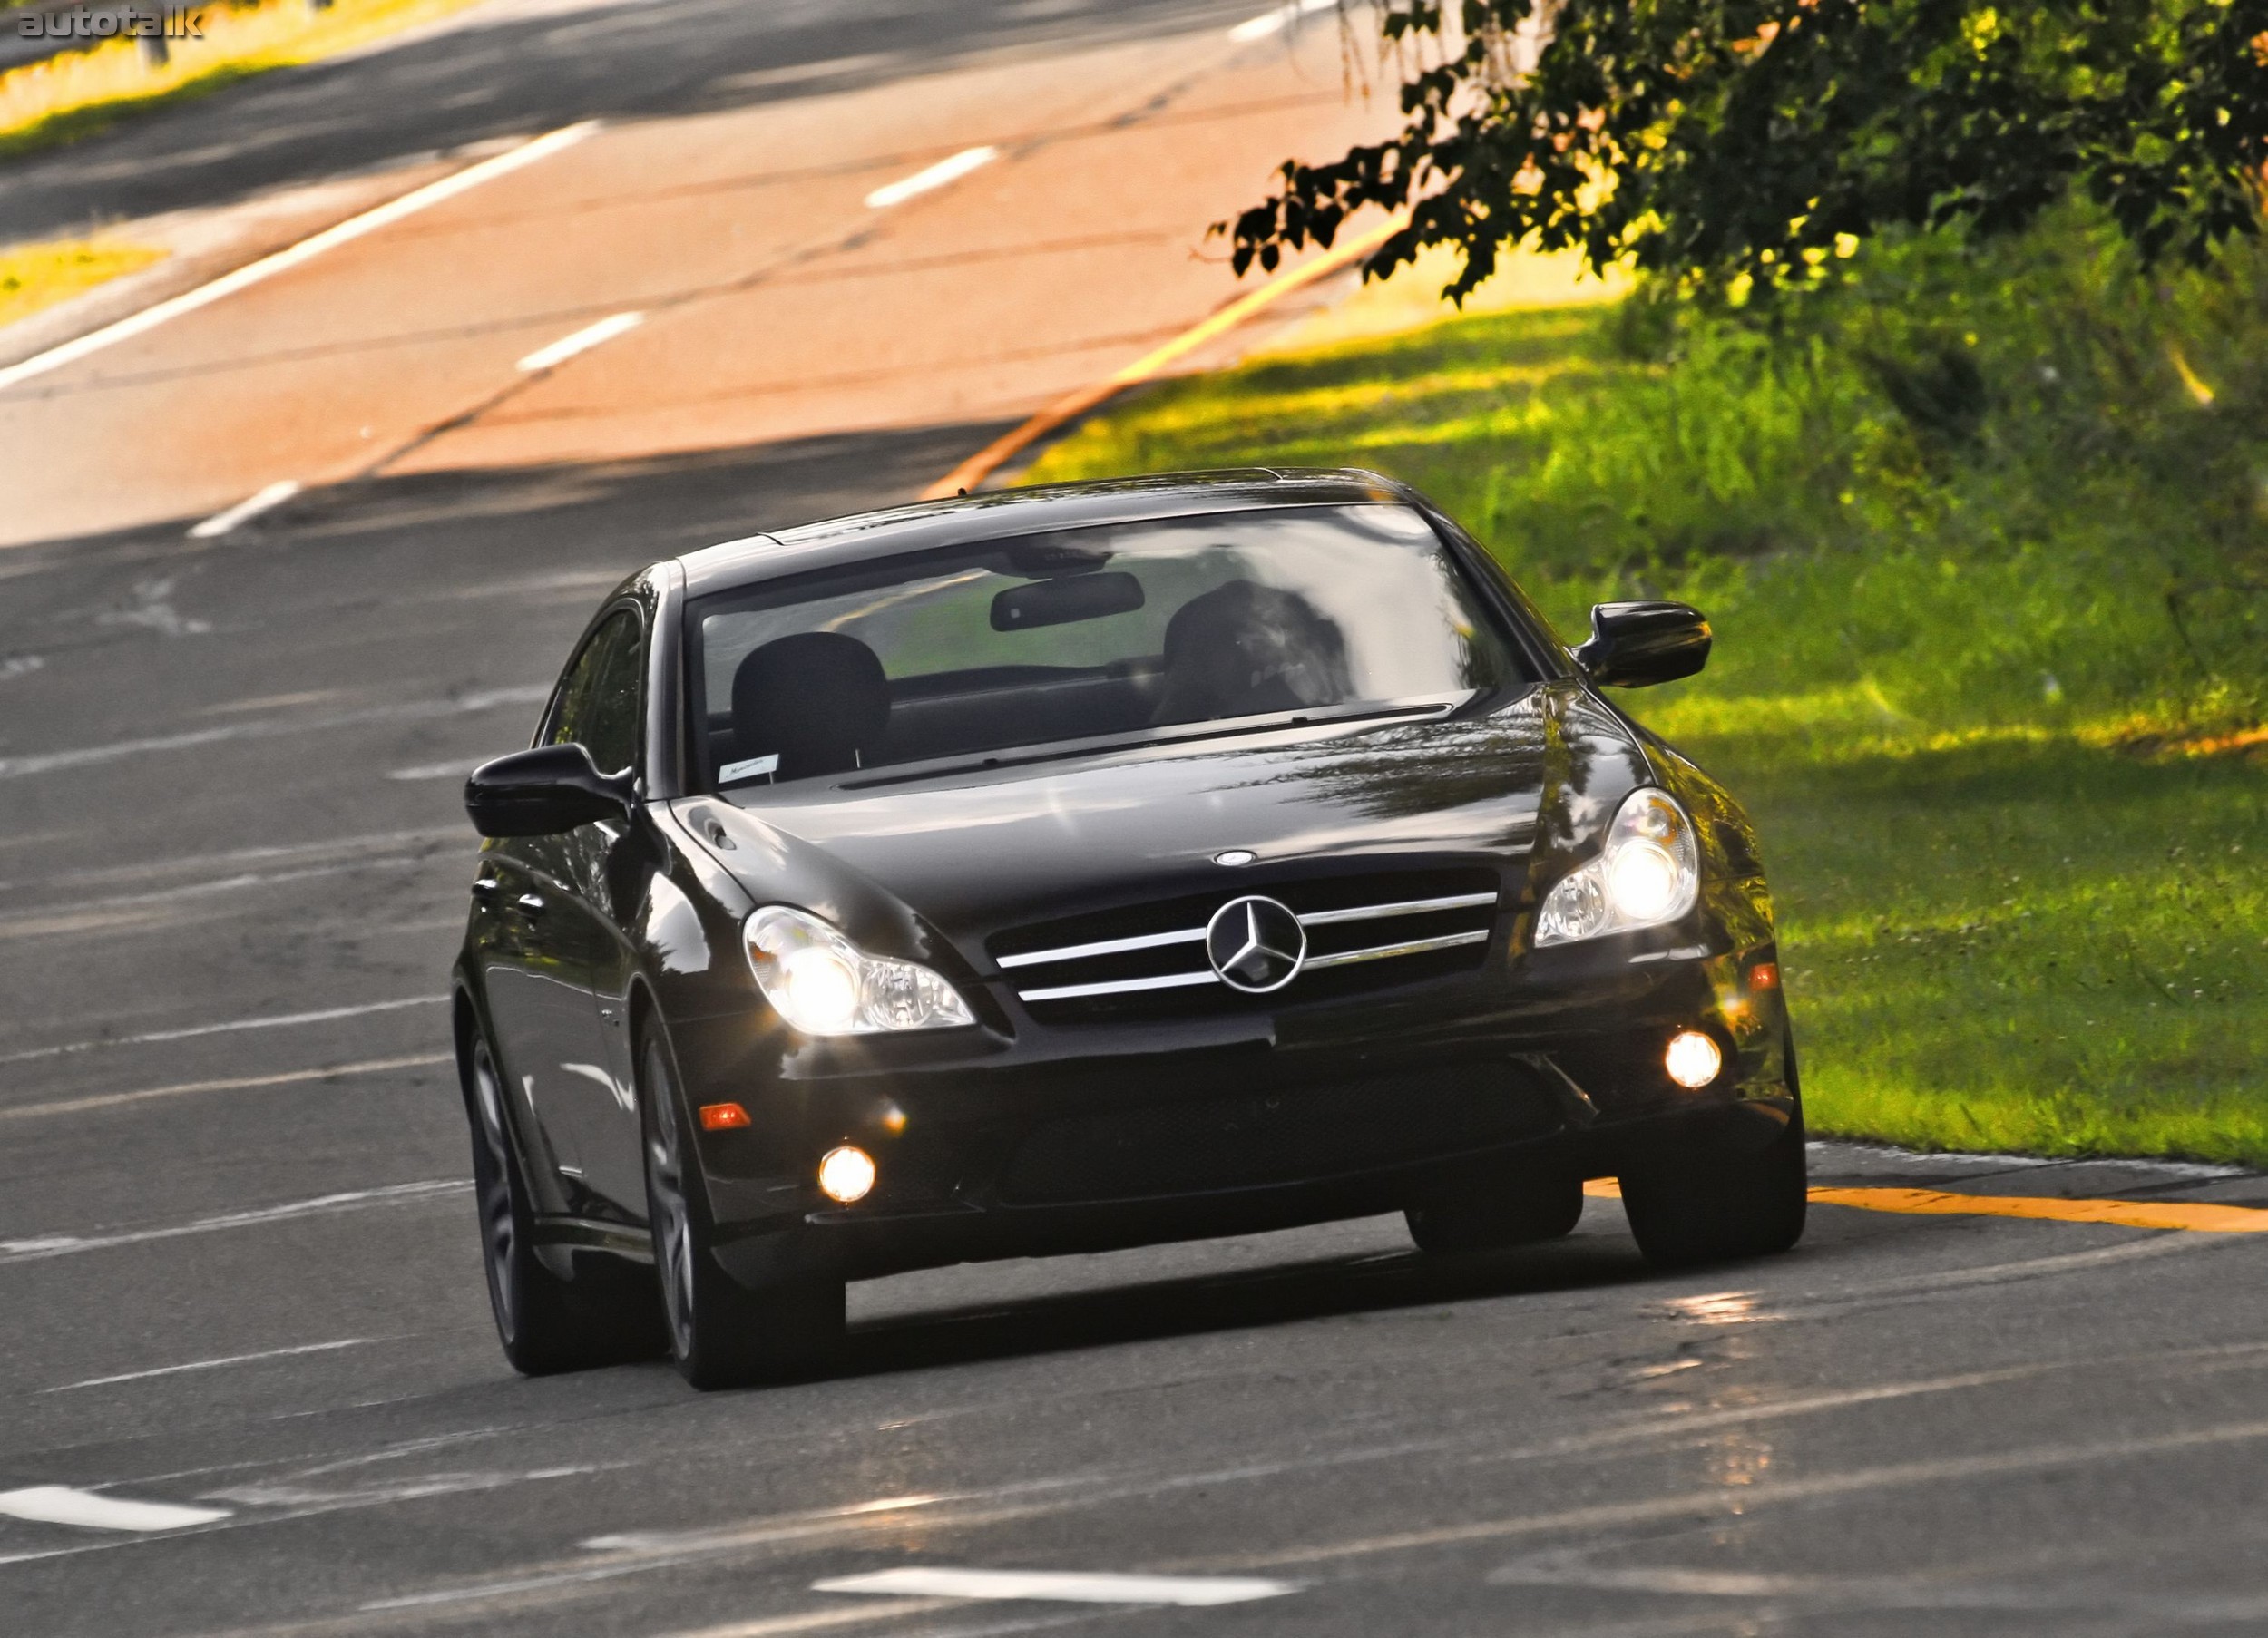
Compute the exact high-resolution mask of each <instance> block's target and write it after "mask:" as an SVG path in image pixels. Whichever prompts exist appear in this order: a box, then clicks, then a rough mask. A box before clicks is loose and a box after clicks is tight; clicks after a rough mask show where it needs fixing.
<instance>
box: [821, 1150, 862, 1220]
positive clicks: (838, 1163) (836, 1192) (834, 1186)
mask: <svg viewBox="0 0 2268 1638" xmlns="http://www.w3.org/2000/svg"><path fill="white" fill-rule="evenodd" d="M874 1186H875V1162H874V1156H873V1155H869V1154H867V1153H866V1151H865V1150H864V1149H858V1148H853V1147H852V1146H850V1145H848V1144H845V1145H844V1146H842V1147H841V1148H839V1149H829V1150H828V1151H827V1152H826V1158H825V1159H824V1160H822V1161H820V1162H819V1190H820V1192H821V1193H822V1194H825V1195H826V1197H827V1198H828V1199H829V1200H834V1201H838V1202H840V1203H841V1204H844V1205H848V1204H851V1202H853V1201H855V1200H864V1199H865V1197H866V1195H867V1193H868V1191H870V1190H871V1189H872V1188H873V1187H874Z"/></svg>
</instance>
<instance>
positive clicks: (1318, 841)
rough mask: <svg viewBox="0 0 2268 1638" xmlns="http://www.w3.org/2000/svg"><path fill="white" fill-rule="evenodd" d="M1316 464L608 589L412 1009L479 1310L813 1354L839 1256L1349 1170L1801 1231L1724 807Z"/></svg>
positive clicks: (718, 1358)
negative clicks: (447, 1055)
mask: <svg viewBox="0 0 2268 1638" xmlns="http://www.w3.org/2000/svg"><path fill="white" fill-rule="evenodd" d="M1709 641H1710V637H1709V629H1708V626H1707V625H1706V622H1705V621H1704V620H1703V619H1702V617H1701V616H1700V615H1699V614H1697V613H1696V612H1695V611H1694V610H1693V609H1688V608H1686V607H1685V606H1684V605H1682V604H1676V603H1659V602H1633V603H1609V604H1604V605H1601V606H1600V607H1599V608H1598V609H1595V610H1593V613H1592V631H1591V635H1590V638H1589V640H1588V641H1587V642H1585V643H1584V644H1583V645H1582V647H1581V648H1577V649H1575V650H1574V651H1573V652H1572V653H1570V652H1569V650H1568V649H1567V648H1564V647H1562V646H1561V644H1560V643H1559V640H1558V639H1556V638H1555V637H1554V636H1553V635H1552V632H1551V629H1550V628H1549V626H1548V625H1547V624H1546V623H1545V621H1544V620H1543V619H1542V618H1541V617H1540V615H1539V614H1538V613H1537V611H1536V609H1534V608H1533V606H1532V605H1531V604H1530V602H1529V601H1528V600H1527V599H1526V598H1525V597H1524V596H1523V595H1522V594H1521V592H1520V590H1519V589H1518V588H1517V587H1516V586H1515V585H1514V584H1513V583H1512V581H1511V580H1510V579H1508V578H1507V576H1506V575H1505V574H1504V572H1503V571H1502V570H1501V569H1500V568H1499V567H1498V566H1497V564H1496V563H1495V561H1493V560H1491V558H1490V557H1489V555H1488V554H1487V553H1486V552H1484V551H1481V548H1480V547H1479V546H1477V545H1476V544H1475V543H1474V542H1473V541H1472V540H1471V538H1470V537H1469V536H1467V535H1466V534H1465V533H1464V531H1462V530H1461V529H1460V528H1459V527H1458V526H1457V524H1456V523H1455V522H1452V520H1450V519H1449V518H1448V517H1446V516H1444V515H1443V514H1442V512H1440V511H1439V510H1438V509H1437V508H1436V507H1434V506H1433V505H1432V503H1431V502H1428V501H1427V500H1426V499H1425V498H1424V497H1423V496H1422V495H1420V494H1418V493H1416V492H1413V491H1412V490H1410V489H1408V488H1406V487H1404V486H1403V485H1401V484H1399V483H1393V482H1390V481H1388V480H1386V479H1383V478H1380V477H1377V476H1374V475H1373V474H1370V473H1359V472H1288V471H1283V472H1279V471H1248V472H1225V473H1198V474H1190V475H1182V476H1172V477H1163V478H1145V479H1135V480H1126V481H1119V482H1112V483H1089V484H1076V485H1068V486H1063V487H1057V488H1048V489H1032V490H1025V491H1021V492H1008V493H1001V494H984V495H976V496H971V497H968V498H966V499H963V500H958V501H948V502H941V503H937V504H933V505H922V506H913V507H907V508H904V509H902V510H898V511H892V512H875V513H870V514H866V515H863V516H857V517H849V518H840V519H836V520H835V521H833V522H824V523H816V524H812V525H810V526H808V527H805V528H799V529H792V530H787V531H781V532H779V533H777V534H772V535H760V536H757V537H754V538H752V539H748V540H743V541H732V542H730V543H729V544H726V545H721V546H716V547H712V548H709V550H706V551H696V552H692V553H690V554H689V555H687V556H685V557H682V558H676V559H672V560H670V561H664V562H659V563H655V564H653V565H652V566H651V567H650V568H648V569H646V570H642V571H640V573H638V574H635V575H633V576H631V578H630V579H629V580H626V581H625V582H624V583H623V584H622V586H621V588H620V589H619V590H617V591H615V592H614V593H613V594H612V595H611V596H610V597H609V598H608V599H607V600H606V601H605V602H604V604H603V605H602V606H601V609H599V611H598V614H597V616H596V618H595V619H592V621H591V625H590V627H589V629H587V630H586V631H585V633H584V634H583V637H582V640H581V641H580V642H579V643H578V644H577V646H576V648H575V651H574V655H573V658H572V659H571V660H570V661H569V662H568V665H567V668H566V670H565V672H564V673H563V674H562V677H561V678H560V681H559V684H558V687H557V688H556V689H555V690H554V692H553V694H552V698H551V703H550V705H549V707H547V708H546V710H545V712H544V714H543V726H542V727H541V729H540V730H539V732H538V733H537V735H536V740H535V745H534V747H533V748H532V749H530V750H526V751H523V752H519V753H517V754H515V755H513V756H504V757H502V758H500V759H498V760H496V761H494V762H491V763H489V764H487V765H484V767H482V768H480V769H479V770H478V771H477V772H475V773H474V775H473V776H472V778H471V780H470V781H469V782H468V784H467V785H466V787H465V805H466V808H467V810H468V811H469V812H470V814H471V815H472V817H473V821H474V824H476V825H477V826H478V827H479V829H480V831H481V832H482V834H484V835H485V836H487V837H488V838H489V839H490V840H489V841H488V843H487V845H486V847H485V848H484V851H483V853H482V854H481V863H480V872H479V874H478V876H477V878H476V879H475V880H474V883H473V909H472V915H471V920H470V922H469V924H468V926H467V929H466V932H465V940H464V951H463V955H462V957H461V959H460V960H459V961H458V963H457V968H456V975H455V995H456V1004H455V1029H456V1041H457V1053H458V1060H459V1064H460V1067H461V1070H462V1079H463V1086H464V1098H465V1109H466V1113H467V1116H468V1117H469V1119H470V1121H471V1126H472V1133H473V1156H474V1171H475V1174H476V1183H477V1187H478V1194H479V1200H480V1214H481V1223H482V1229H483V1234H484V1246H485V1250H486V1258H487V1268H488V1277H489V1290H490V1295H491V1298H492V1299H493V1302H494V1309H495V1314H496V1323H497V1328H498V1330H499V1331H500V1332H501V1333H502V1336H503V1346H504V1351H505V1353H506V1355H507V1356H508V1357H509V1359H510V1360H511V1361H512V1363H513V1365H515V1366H516V1367H518V1368H519V1369H520V1370H525V1371H531V1372H533V1371H547V1370H563V1369H570V1368H573V1367H576V1366H579V1365H586V1364H594V1363H598V1362H601V1361H605V1360H619V1359H623V1358H627V1357H632V1356H635V1355H638V1354H640V1353H651V1352H656V1351H659V1350H660V1348H661V1346H662V1345H663V1343H664V1341H666V1344H667V1347H668V1349H669V1350H670V1353H671V1355H672V1356H673V1357H674V1358H675V1360H676V1361H677V1363H678V1365H679V1369H680V1370H682V1371H683V1372H684V1374H685V1375H686V1377H687V1378H688V1379H689V1380H691V1381H692V1382H694V1383H695V1384H696V1385H698V1386H700V1387H715V1386H720V1385H726V1384H731V1383H738V1382H744V1381H748V1380H758V1379H761V1378H765V1377H769V1376H777V1375H784V1374H794V1373H797V1372H804V1371H809V1370H815V1369H819V1368H822V1367H823V1366H824V1363H825V1361H826V1359H827V1358H828V1357H829V1353H830V1350H831V1348H832V1347H833V1346H834V1345H835V1344H836V1342H838V1341H839V1340H840V1338H841V1335H842V1331H843V1315H844V1284H845V1282H846V1280H851V1279H857V1278H861V1277H865V1276H870V1275H876V1274H882V1273H887V1272H895V1271H899V1270H904V1269H912V1268H919V1267H923V1266H926V1265H934V1264H940V1263H953V1262H959V1261H963V1260H967V1259H973V1258H985V1257H1003V1256H1024V1255H1031V1254H1035V1253H1050V1252H1058V1251H1070V1250H1097V1249H1103V1248H1109V1247H1116V1246H1126V1245H1132V1244H1139V1243H1145V1242H1151V1241H1158V1240H1167V1239H1177V1238H1188V1237H1194V1236H1200V1235H1210V1234H1219V1233H1238V1232H1247V1231H1254V1230H1259V1229H1265V1228H1276V1227H1285V1226H1289V1225H1292V1224H1302V1223H1312V1222H1316V1221H1321V1220H1325V1219H1330V1218H1341V1217H1353V1216H1359V1215H1364V1214H1374V1213H1380V1212H1389V1211H1399V1212H1402V1213H1404V1214H1406V1215H1407V1220H1408V1223H1409V1225H1410V1231H1411V1233H1412V1234H1413V1237H1414V1239H1415V1241H1416V1243H1417V1245H1418V1246H1419V1247H1420V1248H1421V1249H1422V1251H1423V1252H1424V1253H1429V1254H1442V1255H1457V1254H1465V1253H1477V1252H1482V1251H1487V1250H1491V1249H1493V1248H1497V1247H1501V1246H1508V1245H1512V1244H1517V1243H1522V1242H1527V1241H1535V1240H1544V1239H1549V1238H1552V1237H1555V1236H1558V1235H1562V1234H1565V1233H1568V1232H1569V1230H1570V1229H1571V1228H1572V1227H1573V1226H1574V1224H1575V1221H1576V1218H1577V1216H1578V1215H1579V1212H1580V1210H1581V1206H1582V1200H1583V1184H1584V1181H1585V1180H1586V1179H1589V1178H1594V1177H1606V1176H1613V1177H1618V1178H1619V1179H1620V1185H1621V1194H1622V1198H1623V1201H1624V1205H1625V1209H1626V1211H1627V1213H1628V1219H1629V1224H1630V1227H1631V1230H1632V1232H1633V1233H1635V1235H1636V1237H1637V1243H1638V1245H1639V1247H1640V1249H1641V1250H1642V1251H1643V1252H1644V1253H1645V1254H1646V1255H1647V1257H1648V1258H1649V1259H1651V1260H1653V1261H1654V1262H1656V1263H1660V1264H1665V1265H1675V1264H1684V1263H1700V1262H1706V1261H1710V1260H1715V1259H1721V1258H1728V1257H1738V1256H1747V1255H1755V1254H1758V1253H1768V1252H1774V1251H1781V1250H1784V1249H1785V1248H1786V1247H1788V1246H1790V1245H1792V1244H1793V1243H1794V1241H1795V1239H1796V1237H1797V1236H1798V1234H1799V1233H1801V1232H1802V1229H1803V1222H1804V1131H1803V1117H1802V1107H1801V1100H1800V1097H1799V1095H1798V1091H1797V1086H1796V1074H1795V1058H1794V1047H1793V1043H1792V1041H1791V1038H1790V1036H1789V1030H1788V1023H1787V1015H1786V1009H1785V1007H1784V1002H1783V999H1782V992H1781V987H1780V978H1779V968H1778V963H1777V956H1776V951H1775V949H1774V932H1773V920H1772V908H1771V901H1770V899H1769V897H1768V895H1767V892H1766V890H1765V880H1764V873H1763V868H1762V866H1761V865H1760V864H1759V863H1758V862H1757V846H1756V839H1755V832H1754V829H1753V827H1752V826H1751V824H1750V823H1749V821H1748V819H1747V817H1746V816H1745V814H1743V812H1742V811H1741V809H1740V807H1739V805H1738V804H1736V803H1735V801H1734V800H1733V799H1732V797H1731V796H1730V795H1727V794H1726V793H1725V790H1724V789H1722V788H1721V787H1720V786H1719V785H1716V783H1715V782H1714V781H1712V780H1711V779H1710V778H1709V777H1708V775H1706V774H1705V773H1703V772H1702V771H1701V770H1700V769H1699V768H1697V767H1696V766H1695V765H1693V764H1692V763H1690V762H1688V761H1686V759H1685V758H1684V757H1683V756H1679V755H1678V754H1677V751H1676V750H1674V749H1672V748H1671V747H1670V746H1668V745H1667V744H1666V743H1665V742H1664V741H1663V740H1661V739H1660V738H1658V737H1657V736H1654V735H1653V734H1651V733H1649V732H1647V730H1646V729H1645V728H1643V727H1641V726H1638V725H1637V723H1635V722H1634V721H1632V720H1631V719H1630V718H1629V717H1627V716H1626V715H1624V714H1623V713H1622V712H1621V711H1620V710H1618V708H1617V707H1615V706H1614V705H1613V704H1612V703H1610V702H1609V701H1608V699H1607V698H1606V697H1604V696H1603V695H1602V694H1601V693H1600V691H1599V690H1600V689H1601V688H1602V687H1641V686H1644V685H1646V684H1649V683H1657V682H1663V681H1667V680H1669V679H1672V678H1680V677H1685V676H1688V675H1690V674H1691V673H1693V672H1694V671H1696V670H1697V669H1699V668H1700V667H1701V665H1702V663H1703V661H1704V660H1705V659H1706V658H1707V655H1708V649H1709Z"/></svg>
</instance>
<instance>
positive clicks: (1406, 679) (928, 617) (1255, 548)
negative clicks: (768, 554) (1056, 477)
mask: <svg viewBox="0 0 2268 1638" xmlns="http://www.w3.org/2000/svg"><path fill="white" fill-rule="evenodd" d="M688 623H689V638H690V639H691V647H692V650H693V652H692V662H693V670H694V678H695V687H696V692H697V694H698V695H699V699H698V701H697V708H698V709H699V710H700V711H701V712H702V713H703V714H704V717H705V726H706V728H707V732H706V734H704V735H700V736H697V738H698V739H699V741H701V742H702V746H703V749H704V750H705V752H706V754H707V766H706V769H705V772H706V775H707V776H708V779H709V782H710V784H711V785H712V787H714V786H730V785H741V784H747V783H751V782H754V783H762V782H765V781H772V782H777V781H782V780H789V779H797V778H804V777H808V776H811V775H826V774H835V773H843V772H846V771H849V770H851V769H855V768H872V767H879V766H884V765H890V764H895V763H906V762H916V761H923V760H926V759H928V758H932V757H937V756H961V755H964V754H967V753H970V752H975V751H990V750H996V749H1002V748H1007V747H1012V746H1030V745H1039V744H1043V743H1051V742H1061V741H1067V740H1078V739H1083V738H1090V737H1096V736H1120V735H1128V734H1132V735H1138V736H1139V735H1141V734H1143V733H1145V732H1146V731H1148V730H1151V729H1159V728H1168V727H1174V726H1182V725H1189V724H1198V723H1207V722H1215V721H1230V720H1235V719H1238V718H1265V717H1271V716H1274V715H1276V714H1278V713H1286V712H1298V711H1302V710H1306V709H1310V708H1316V707H1325V708H1342V707H1364V706H1369V705H1397V706H1398V705H1402V704H1405V703H1408V702H1413V701H1422V702H1436V703H1441V704H1442V705H1444V706H1446V705H1447V704H1450V703H1453V702H1455V701H1457V700H1459V699H1461V698H1463V697H1470V696H1471V694H1472V693H1473V692H1474V691H1476V690H1481V689H1491V688H1497V687H1505V686H1507V685H1512V684H1518V683H1523V682H1526V681H1528V680H1530V679H1529V678H1527V677H1526V675H1525V673H1524V670H1523V668H1522V667H1521V665H1520V662H1519V661H1518V659H1517V658H1515V657H1514V651H1513V649H1512V648H1511V647H1510V644H1509V643H1508V642H1507V641H1506V640H1505V639H1504V636H1503V634H1502V633H1501V631H1500V630H1499V629H1498V628H1497V622H1496V617H1495V616H1494V614H1493V613H1492V612H1491V609H1490V607H1489V606H1488V605H1487V604H1486V602H1485V601H1484V600H1482V599H1481V597H1480V596H1479V595H1478V594H1477V592H1476V590H1475V589H1474V588H1473V587H1472V586H1471V584H1469V583H1468V581H1467V580H1466V578H1465V573H1464V571H1463V570H1462V569H1461V568H1460V566H1459V565H1458V564H1457V562H1456V561H1455V560H1454V559H1453V558H1452V556H1451V554H1450V553H1449V551H1447V549H1446V548H1444V547H1443V545H1442V542H1441V541H1440V540H1439V539H1437V538H1436V537H1435V535H1434V533H1433V531H1432V526H1431V525H1430V524H1428V523H1427V522H1426V521H1425V519H1424V518H1423V517H1422V516H1421V515H1420V514H1418V513H1417V512H1413V511H1412V510H1411V509H1410V508H1408V507H1405V506H1400V505H1393V504H1381V503H1365V504H1356V505H1345V506H1314V507H1286V508H1281V509H1272V510H1267V511H1253V512H1230V513H1225V514H1217V515H1212V516H1204V517H1193V518H1168V519H1158V520H1155V521H1146V522H1139V523H1123V524H1110V525H1106V526H1099V527H1094V528H1088V529H1074V530H1064V531H1058V532H1054V533H1050V534H1043V535H1026V536H1021V537H1015V538H1012V539H1007V540H1002V541H990V542H984V543H981V544H975V545H971V546H966V547H956V548H953V549H952V550H950V551H932V552H924V553H920V554H916V555H909V556H905V557H901V558H896V559H885V560H882V561H875V562H868V563H862V564H858V565H855V566H854V567H848V568H846V569H843V570H838V571H834V572H830V573H828V574H826V575H823V576H810V577H798V579H797V580H795V581H794V582H791V583H788V584H784V585H781V584H775V585H770V586H756V587H750V588H748V590H744V591H738V592H728V593H721V594H719V595H718V596H715V597H712V598H708V599H704V600H701V601H700V602H698V603H696V604H695V605H694V606H693V608H692V609H691V610H690V618H689V622H688Z"/></svg>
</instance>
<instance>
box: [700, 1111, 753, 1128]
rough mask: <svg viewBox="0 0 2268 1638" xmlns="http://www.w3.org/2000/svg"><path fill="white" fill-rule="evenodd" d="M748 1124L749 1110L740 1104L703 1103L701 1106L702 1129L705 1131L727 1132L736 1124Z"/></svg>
mask: <svg viewBox="0 0 2268 1638" xmlns="http://www.w3.org/2000/svg"><path fill="white" fill-rule="evenodd" d="M747 1125H748V1111H747V1110H746V1109H744V1108H742V1107H740V1106H739V1105H738V1104H703V1105H702V1106H701V1130H702V1131H704V1132H726V1131H729V1130H731V1129H732V1128H733V1127H734V1126H747Z"/></svg>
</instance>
